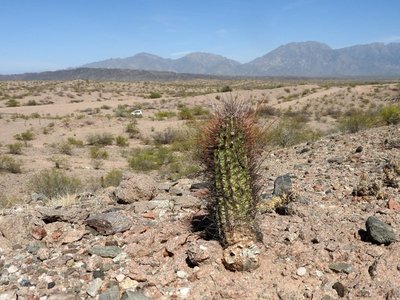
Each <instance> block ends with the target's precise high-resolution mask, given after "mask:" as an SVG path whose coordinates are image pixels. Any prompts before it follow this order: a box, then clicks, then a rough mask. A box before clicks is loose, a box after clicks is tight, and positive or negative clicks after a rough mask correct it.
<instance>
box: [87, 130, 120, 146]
mask: <svg viewBox="0 0 400 300" xmlns="http://www.w3.org/2000/svg"><path fill="white" fill-rule="evenodd" d="M86 141H87V143H88V145H96V146H107V145H112V143H113V141H114V136H113V135H112V134H111V133H107V132H103V133H102V134H99V133H92V134H90V135H88V136H87V137H86Z"/></svg>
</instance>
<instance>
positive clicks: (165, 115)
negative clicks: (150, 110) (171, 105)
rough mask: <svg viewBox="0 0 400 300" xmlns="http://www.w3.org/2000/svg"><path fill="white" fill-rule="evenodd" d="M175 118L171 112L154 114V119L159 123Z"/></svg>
mask: <svg viewBox="0 0 400 300" xmlns="http://www.w3.org/2000/svg"><path fill="white" fill-rule="evenodd" d="M175 116H176V113H175V112H173V111H167V110H160V111H157V112H155V113H154V118H155V119H156V120H157V121H161V120H164V119H169V118H173V117H175Z"/></svg>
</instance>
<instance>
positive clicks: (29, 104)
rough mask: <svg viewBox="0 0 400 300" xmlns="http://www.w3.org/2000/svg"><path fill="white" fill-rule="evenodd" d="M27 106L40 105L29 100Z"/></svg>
mask: <svg viewBox="0 0 400 300" xmlns="http://www.w3.org/2000/svg"><path fill="white" fill-rule="evenodd" d="M25 105H27V106H36V105H39V104H38V103H37V102H36V101H35V100H29V101H28V102H27V103H26V104H25Z"/></svg>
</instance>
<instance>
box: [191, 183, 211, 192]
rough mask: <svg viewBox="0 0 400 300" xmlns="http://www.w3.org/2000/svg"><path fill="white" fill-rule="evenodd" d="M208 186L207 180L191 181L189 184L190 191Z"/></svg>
mask: <svg viewBox="0 0 400 300" xmlns="http://www.w3.org/2000/svg"><path fill="white" fill-rule="evenodd" d="M208 188H209V184H208V183H207V182H196V183H193V184H192V185H191V186H190V191H192V192H193V191H195V190H203V189H208Z"/></svg>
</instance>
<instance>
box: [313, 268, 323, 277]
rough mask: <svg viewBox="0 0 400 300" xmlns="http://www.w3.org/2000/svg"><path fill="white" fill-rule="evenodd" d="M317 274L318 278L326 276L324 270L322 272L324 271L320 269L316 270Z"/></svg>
mask: <svg viewBox="0 0 400 300" xmlns="http://www.w3.org/2000/svg"><path fill="white" fill-rule="evenodd" d="M315 275H316V276H317V277H318V278H321V277H322V276H324V272H322V271H320V270H316V271H315Z"/></svg>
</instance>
